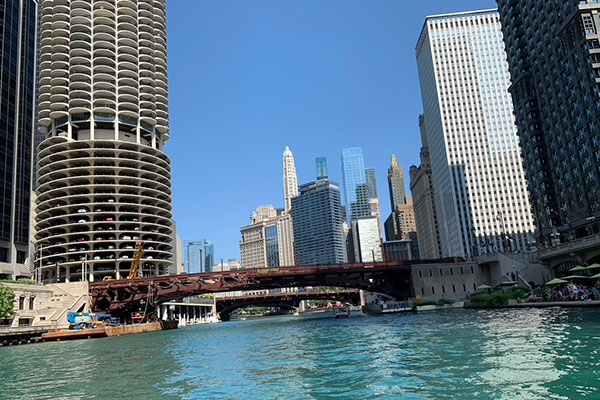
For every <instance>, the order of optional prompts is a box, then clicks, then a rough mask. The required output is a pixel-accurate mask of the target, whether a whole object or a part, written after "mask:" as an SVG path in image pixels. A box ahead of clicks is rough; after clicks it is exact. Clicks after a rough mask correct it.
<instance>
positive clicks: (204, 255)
mask: <svg viewBox="0 0 600 400" xmlns="http://www.w3.org/2000/svg"><path fill="white" fill-rule="evenodd" d="M185 248H186V251H185V253H186V261H185V271H186V273H188V274H203V273H206V272H212V269H211V268H212V266H213V265H215V247H214V245H213V244H212V243H211V242H209V241H207V240H196V241H193V242H187V243H186V245H185Z"/></svg>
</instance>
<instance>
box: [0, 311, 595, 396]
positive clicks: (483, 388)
mask: <svg viewBox="0 0 600 400" xmlns="http://www.w3.org/2000/svg"><path fill="white" fill-rule="evenodd" d="M599 331H600V316H599V315H598V313H597V312H596V311H590V310H561V309H539V310H538V309H532V310H481V311H472V310H457V311H452V312H444V313H429V314H419V315H396V316H386V317H364V318H355V319H352V318H351V319H348V320H333V319H316V320H298V319H296V318H293V317H278V318H270V319H262V320H253V321H243V322H228V323H223V324H218V325H209V326H199V327H194V328H187V329H182V330H178V331H167V332H159V333H154V334H145V335H138V336H125V337H119V338H107V339H96V340H89V341H76V342H61V343H45V344H36V345H28V346H18V347H5V348H0V360H1V361H2V364H3V367H2V368H1V369H0V398H2V399H128V400H130V399H138V398H140V399H141V398H143V399H159V398H160V399H163V398H173V399H490V398H494V399H528V400H529V399H569V398H574V397H577V398H600V391H599V387H600V385H599V384H598V383H599V382H600V372H599V371H600V368H598V366H599V365H600V364H599V362H600V348H599V347H600V346H598V345H599V344H600V335H598V332H599Z"/></svg>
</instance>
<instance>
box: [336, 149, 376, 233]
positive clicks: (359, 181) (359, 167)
mask: <svg viewBox="0 0 600 400" xmlns="http://www.w3.org/2000/svg"><path fill="white" fill-rule="evenodd" d="M342 175H343V178H344V191H345V195H346V209H347V212H348V221H349V225H351V224H352V222H353V221H356V220H357V219H359V218H363V217H370V211H369V194H368V188H367V180H366V176H365V162H364V159H363V154H362V149H361V148H360V147H353V148H348V149H342Z"/></svg>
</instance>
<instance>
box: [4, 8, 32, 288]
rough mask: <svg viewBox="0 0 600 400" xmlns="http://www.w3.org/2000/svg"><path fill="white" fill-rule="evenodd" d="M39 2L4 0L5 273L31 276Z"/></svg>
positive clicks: (7, 277) (9, 277) (7, 276)
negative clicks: (30, 240) (30, 256)
mask: <svg viewBox="0 0 600 400" xmlns="http://www.w3.org/2000/svg"><path fill="white" fill-rule="evenodd" d="M37 7H38V6H37V2H36V1H33V0H4V1H2V4H0V49H1V50H2V52H1V53H0V192H1V193H2V195H0V279H2V278H6V279H17V277H24V276H29V275H30V271H29V267H28V266H27V265H25V261H26V259H27V257H28V256H29V254H28V253H29V239H30V220H31V218H30V212H31V210H30V208H31V207H30V205H31V190H32V182H31V178H32V166H31V164H32V151H31V150H32V140H33V136H34V131H35V119H36V116H35V105H36V102H37V100H36V98H35V89H36V52H37V49H36V31H37V14H38V12H37Z"/></svg>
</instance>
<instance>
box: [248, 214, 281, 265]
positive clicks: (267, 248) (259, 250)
mask: <svg viewBox="0 0 600 400" xmlns="http://www.w3.org/2000/svg"><path fill="white" fill-rule="evenodd" d="M277 215H278V212H277V210H276V209H275V208H274V207H273V206H265V207H259V208H258V209H257V210H256V211H255V212H254V213H253V214H252V224H251V225H248V226H245V227H243V228H242V229H241V233H242V241H241V242H240V253H241V259H242V260H241V263H242V267H243V268H272V267H279V246H278V235H279V233H278V229H277Z"/></svg>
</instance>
